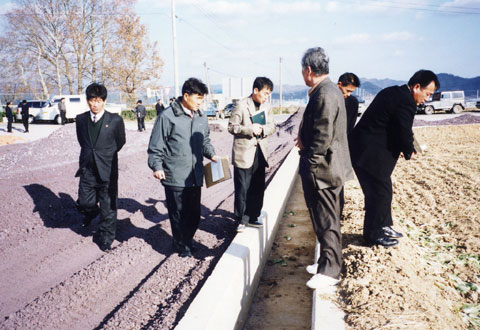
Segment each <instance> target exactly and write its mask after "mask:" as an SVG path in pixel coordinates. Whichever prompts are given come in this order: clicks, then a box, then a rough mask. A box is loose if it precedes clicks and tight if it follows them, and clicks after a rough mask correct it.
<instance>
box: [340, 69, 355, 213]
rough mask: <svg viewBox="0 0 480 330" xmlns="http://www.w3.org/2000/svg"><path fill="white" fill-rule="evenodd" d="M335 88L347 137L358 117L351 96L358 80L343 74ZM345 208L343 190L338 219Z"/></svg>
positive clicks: (351, 74) (352, 75)
mask: <svg viewBox="0 0 480 330" xmlns="http://www.w3.org/2000/svg"><path fill="white" fill-rule="evenodd" d="M337 86H338V88H339V89H340V91H341V92H342V94H343V98H344V99H345V110H346V111H347V136H348V135H349V134H350V132H351V131H352V130H353V127H355V123H356V122H357V117H358V100H357V98H356V97H355V96H353V95H352V93H353V92H355V89H357V87H360V79H358V77H357V75H356V74H354V73H351V72H345V73H344V74H342V75H341V76H340V77H339V78H338V82H337ZM344 206H345V193H344V189H342V191H341V192H340V218H343V215H342V214H343V207H344Z"/></svg>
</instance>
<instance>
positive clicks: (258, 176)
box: [228, 77, 276, 232]
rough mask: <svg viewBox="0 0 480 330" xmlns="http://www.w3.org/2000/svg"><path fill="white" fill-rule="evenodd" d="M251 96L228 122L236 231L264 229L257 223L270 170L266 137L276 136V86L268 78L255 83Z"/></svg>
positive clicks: (259, 222) (256, 80)
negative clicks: (259, 117)
mask: <svg viewBox="0 0 480 330" xmlns="http://www.w3.org/2000/svg"><path fill="white" fill-rule="evenodd" d="M252 89H253V91H252V94H251V95H250V96H249V97H247V98H244V99H242V100H240V101H238V102H237V104H236V105H235V108H234V109H233V111H232V115H231V117H230V120H229V122H228V131H229V132H230V133H231V134H233V136H234V137H233V157H232V162H233V166H234V169H233V182H234V185H235V206H234V209H235V211H234V213H235V218H236V220H237V221H238V222H239V225H238V228H237V231H239V232H241V231H243V230H244V229H245V227H246V226H247V225H248V226H252V227H261V226H262V225H263V223H262V222H261V220H259V219H258V217H259V216H260V211H261V210H262V206H263V195H264V192H265V168H266V167H268V150H267V144H268V143H267V137H268V136H270V135H272V134H273V133H275V130H276V126H275V122H274V121H273V111H272V105H271V104H270V102H267V101H268V100H269V97H270V95H271V93H272V90H273V83H272V81H271V80H270V79H268V78H265V77H257V78H256V79H255V81H254V82H253V88H252ZM261 113H263V114H264V118H265V123H255V122H254V121H253V119H252V118H254V117H255V114H258V115H260V114H261Z"/></svg>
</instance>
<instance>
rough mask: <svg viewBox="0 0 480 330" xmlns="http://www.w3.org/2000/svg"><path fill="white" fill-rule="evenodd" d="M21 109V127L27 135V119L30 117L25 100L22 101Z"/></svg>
mask: <svg viewBox="0 0 480 330" xmlns="http://www.w3.org/2000/svg"><path fill="white" fill-rule="evenodd" d="M21 109H22V110H21V111H22V122H23V127H24V128H25V133H28V118H29V117H30V107H29V106H28V103H27V100H23V101H22V108H21Z"/></svg>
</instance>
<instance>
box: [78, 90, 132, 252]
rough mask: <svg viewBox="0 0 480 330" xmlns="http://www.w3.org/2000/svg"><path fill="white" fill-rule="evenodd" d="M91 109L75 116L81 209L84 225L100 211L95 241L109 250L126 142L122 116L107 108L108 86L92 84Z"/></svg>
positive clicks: (103, 248) (115, 221)
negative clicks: (121, 150)
mask: <svg viewBox="0 0 480 330" xmlns="http://www.w3.org/2000/svg"><path fill="white" fill-rule="evenodd" d="M86 96H87V104H88V107H89V108H90V111H87V112H84V113H82V114H80V115H78V116H77V117H76V127H77V139H78V143H79V144H80V148H81V150H80V161H79V169H78V171H77V173H76V174H75V176H76V177H80V182H79V186H78V201H77V204H78V208H79V210H80V212H82V213H83V214H84V215H85V219H84V221H83V224H82V225H83V227H88V226H89V225H90V223H91V221H92V220H93V219H94V218H95V217H96V216H97V215H98V214H100V223H99V225H98V231H97V233H96V236H95V237H94V242H96V243H97V244H98V246H99V247H100V249H101V250H102V251H107V250H110V248H111V245H112V242H113V240H114V239H115V233H116V228H117V195H118V152H119V151H120V149H122V147H123V145H124V144H125V126H124V123H123V119H122V117H120V116H119V115H117V114H113V113H110V112H108V111H105V101H106V99H107V89H106V88H105V86H103V85H101V84H98V83H93V84H91V85H90V86H88V87H87V89H86Z"/></svg>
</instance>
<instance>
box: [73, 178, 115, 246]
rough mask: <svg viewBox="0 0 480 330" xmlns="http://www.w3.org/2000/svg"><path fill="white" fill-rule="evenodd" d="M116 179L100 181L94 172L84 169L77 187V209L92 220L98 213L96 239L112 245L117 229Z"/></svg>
mask: <svg viewBox="0 0 480 330" xmlns="http://www.w3.org/2000/svg"><path fill="white" fill-rule="evenodd" d="M117 193H118V187H117V179H115V180H111V181H110V182H104V181H102V180H100V178H99V176H98V174H97V173H96V170H94V169H84V171H83V173H82V174H81V175H80V183H79V185H78V201H77V204H78V207H79V210H80V212H82V213H83V214H84V215H85V216H87V217H89V218H91V219H93V218H94V217H96V216H97V215H98V214H99V213H100V223H99V225H98V231H97V233H98V237H99V239H100V241H101V242H102V241H104V242H106V243H112V242H113V240H114V239H115V233H116V229H117Z"/></svg>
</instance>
